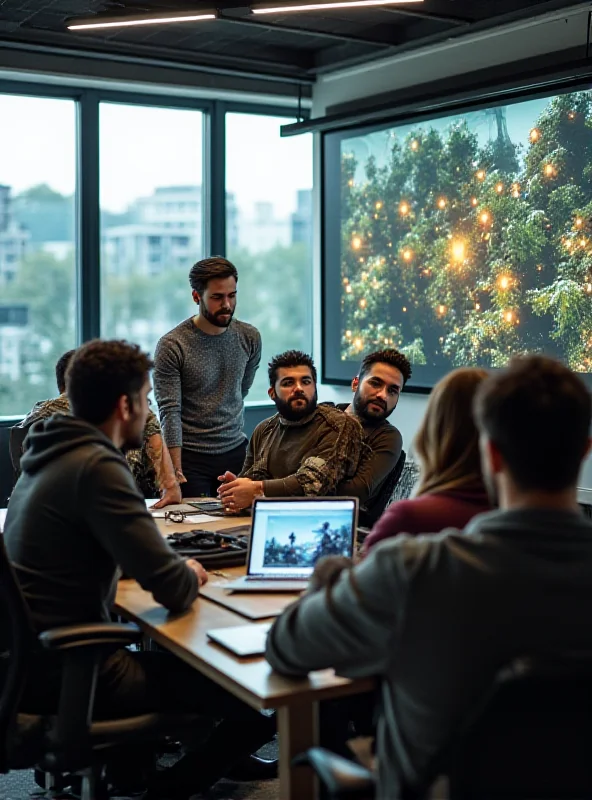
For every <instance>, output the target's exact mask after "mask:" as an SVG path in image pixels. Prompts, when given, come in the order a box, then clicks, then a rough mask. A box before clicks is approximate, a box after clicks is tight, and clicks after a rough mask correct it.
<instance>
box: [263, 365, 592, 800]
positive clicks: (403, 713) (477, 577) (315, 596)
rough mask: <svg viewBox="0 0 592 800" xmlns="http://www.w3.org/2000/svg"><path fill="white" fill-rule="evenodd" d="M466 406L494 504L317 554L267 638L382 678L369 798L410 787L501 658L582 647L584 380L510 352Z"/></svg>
mask: <svg viewBox="0 0 592 800" xmlns="http://www.w3.org/2000/svg"><path fill="white" fill-rule="evenodd" d="M474 416H475V421H476V424H477V428H478V430H479V434H480V449H481V461H482V470H483V474H484V475H485V477H486V482H487V485H488V489H489V490H490V493H491V500H492V502H494V501H495V500H496V499H497V501H498V505H499V510H497V511H492V512H489V513H485V514H481V515H479V516H477V517H475V518H474V519H473V520H472V521H471V522H470V523H469V524H468V525H467V526H466V527H465V528H464V530H455V529H452V528H449V529H448V530H445V531H442V533H439V534H432V535H430V534H428V533H427V532H426V535H424V536H420V537H410V536H406V535H405V534H401V535H399V536H397V537H395V538H394V539H391V540H388V541H385V542H384V543H381V544H379V545H378V546H377V547H376V548H375V549H374V550H373V551H372V552H371V554H370V555H369V557H368V558H366V559H365V560H364V561H363V562H362V563H360V564H358V565H357V566H355V567H353V568H351V567H350V566H348V565H347V562H346V563H345V566H344V559H335V558H331V559H326V560H325V561H324V563H319V565H317V567H315V573H313V576H312V580H311V587H310V591H309V592H308V593H307V594H306V595H305V596H304V597H303V599H302V600H300V601H299V602H298V603H295V604H294V605H292V606H290V608H289V609H287V610H286V611H285V612H284V613H283V614H282V616H281V617H279V619H278V620H277V621H276V623H275V625H274V626H273V628H272V629H271V631H270V633H269V636H268V639H267V659H268V661H269V662H270V664H271V665H272V666H273V667H274V668H275V669H277V670H278V671H279V672H281V673H283V674H285V675H291V676H303V675H306V674H307V673H308V672H309V671H310V670H319V669H326V668H329V667H333V668H334V669H335V670H337V672H338V673H339V674H341V675H346V676H348V677H351V676H357V677H365V676H377V677H378V678H379V679H380V681H381V689H382V690H381V695H380V697H381V699H380V708H379V720H378V737H377V756H378V759H377V760H378V776H377V777H378V788H377V792H376V798H377V800H390V798H393V797H400V796H401V781H402V780H403V779H404V780H405V782H406V783H407V784H411V785H415V786H418V785H421V783H420V781H421V779H422V777H425V775H426V770H427V768H428V765H430V764H432V763H433V759H434V757H435V755H436V754H437V753H441V752H442V749H443V747H445V746H446V745H447V744H448V743H449V742H450V739H451V737H452V736H453V735H454V734H456V735H458V731H459V725H460V724H461V722H462V720H466V719H467V717H468V715H469V713H470V712H471V711H472V712H473V713H474V711H475V708H476V707H477V703H479V702H482V701H483V699H484V692H486V691H487V690H488V688H490V687H492V686H493V682H494V679H495V677H496V675H497V674H498V672H499V670H500V669H501V668H502V667H504V666H506V665H509V664H511V663H512V662H514V661H515V660H517V659H523V658H524V657H529V656H530V657H534V658H536V657H539V658H540V657H542V656H543V654H544V656H545V657H547V658H549V659H551V660H553V659H554V658H557V657H558V656H559V657H560V656H562V655H564V654H569V653H572V654H573V653H586V652H589V651H590V649H591V648H592V628H591V626H590V607H591V605H592V522H591V521H590V520H588V519H586V517H585V516H584V515H583V514H582V512H581V510H580V509H579V507H578V502H577V488H576V487H577V481H578V475H579V473H580V469H581V466H582V463H583V460H584V459H585V457H586V455H587V453H588V452H589V450H590V423H591V421H592V401H591V396H590V392H589V390H588V388H587V387H586V385H585V384H584V383H583V381H582V380H581V379H580V378H579V377H578V376H577V375H576V374H575V373H573V372H572V371H571V370H569V369H568V368H567V367H565V366H564V365H563V364H560V363H559V362H558V361H555V360H553V359H551V358H547V357H545V356H539V355H536V356H523V357H519V358H514V359H512V361H511V362H510V365H509V366H508V367H507V368H506V369H504V370H499V371H496V373H495V374H494V375H492V376H491V377H489V378H487V379H486V380H484V381H483V382H482V383H481V384H480V386H479V389H478V390H477V394H476V397H475V402H474ZM319 589H323V591H318V590H319Z"/></svg>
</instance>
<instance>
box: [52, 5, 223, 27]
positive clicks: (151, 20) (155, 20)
mask: <svg viewBox="0 0 592 800" xmlns="http://www.w3.org/2000/svg"><path fill="white" fill-rule="evenodd" d="M217 16H218V14H217V13H216V11H214V10H211V11H210V10H208V11H200V12H199V13H198V12H197V11H193V12H192V13H187V12H185V11H183V12H181V13H179V14H165V15H164V16H157V17H155V16H154V15H151V16H149V15H147V14H142V15H141V16H133V17H101V16H97V17H89V18H87V19H79V20H73V21H72V22H70V23H69V24H68V26H67V27H68V30H69V31H88V30H96V29H97V28H132V27H135V26H136V25H170V24H173V23H177V22H201V21H202V20H206V19H216V18H217Z"/></svg>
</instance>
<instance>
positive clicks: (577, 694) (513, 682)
mask: <svg viewBox="0 0 592 800" xmlns="http://www.w3.org/2000/svg"><path fill="white" fill-rule="evenodd" d="M527 663H528V662H527ZM591 753H592V654H585V655H579V656H573V657H564V658H561V659H557V660H555V661H553V662H549V661H546V662H538V663H536V662H532V663H530V664H528V666H526V667H523V668H522V669H520V670H515V669H512V670H507V669H506V670H504V671H503V672H502V673H500V676H499V677H498V680H497V681H496V682H495V685H494V686H493V687H492V688H490V689H489V690H488V692H487V693H486V695H485V697H484V698H482V700H481V701H480V702H479V703H477V704H476V706H475V707H474V708H473V709H472V710H471V712H470V714H469V715H467V718H466V719H465V721H464V723H463V724H462V725H461V727H460V729H459V731H458V732H457V733H456V734H455V735H453V736H452V737H451V739H450V741H449V742H448V743H447V745H446V747H445V748H444V749H443V750H442V752H441V753H440V754H439V755H438V757H437V758H436V759H434V762H433V763H432V765H431V766H430V769H429V770H428V771H427V774H426V775H425V776H424V779H425V781H424V784H423V786H421V787H407V788H406V791H405V792H404V796H405V798H407V800H409V798H415V799H417V798H420V797H421V798H425V797H426V796H427V787H428V786H429V785H430V784H431V783H432V781H433V780H434V778H435V777H436V776H437V775H439V774H446V775H447V776H448V781H449V792H448V796H449V798H450V800H510V798H512V800H526V798H529V799H530V800H531V799H532V798H539V799H540V800H544V799H546V800H551V798H563V799H564V800H565V799H566V798H580V799H581V798H584V797H590V796H592V758H591Z"/></svg>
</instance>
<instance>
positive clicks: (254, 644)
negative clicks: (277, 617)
mask: <svg viewBox="0 0 592 800" xmlns="http://www.w3.org/2000/svg"><path fill="white" fill-rule="evenodd" d="M270 628H271V622H267V623H264V624H261V623H260V624H257V625H253V624H251V625H235V626H234V627H232V628H214V630H211V631H207V636H208V639H211V640H212V641H213V642H216V643H217V644H221V645H222V647H225V648H226V649H227V650H230V651H231V652H232V653H234V654H235V655H237V656H262V655H263V654H264V653H265V644H266V642H267V634H268V633H269V629H270Z"/></svg>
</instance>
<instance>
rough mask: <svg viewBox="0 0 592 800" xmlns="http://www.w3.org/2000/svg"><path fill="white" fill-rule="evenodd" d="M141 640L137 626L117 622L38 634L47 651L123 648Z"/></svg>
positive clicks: (75, 626)
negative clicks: (104, 647)
mask: <svg viewBox="0 0 592 800" xmlns="http://www.w3.org/2000/svg"><path fill="white" fill-rule="evenodd" d="M141 640H142V631H141V630H140V629H139V628H138V626H137V625H133V624H131V623H130V624H129V625H123V624H121V623H119V622H98V623H96V624H92V625H68V626H65V627H63V628H53V629H52V630H49V631H43V633H41V634H39V641H40V642H41V644H42V646H43V647H44V648H46V649H47V650H69V649H72V648H75V647H76V648H78V647H97V646H99V647H101V646H102V645H111V644H116V645H117V644H118V645H122V646H125V645H127V644H134V643H136V642H140V641H141Z"/></svg>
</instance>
